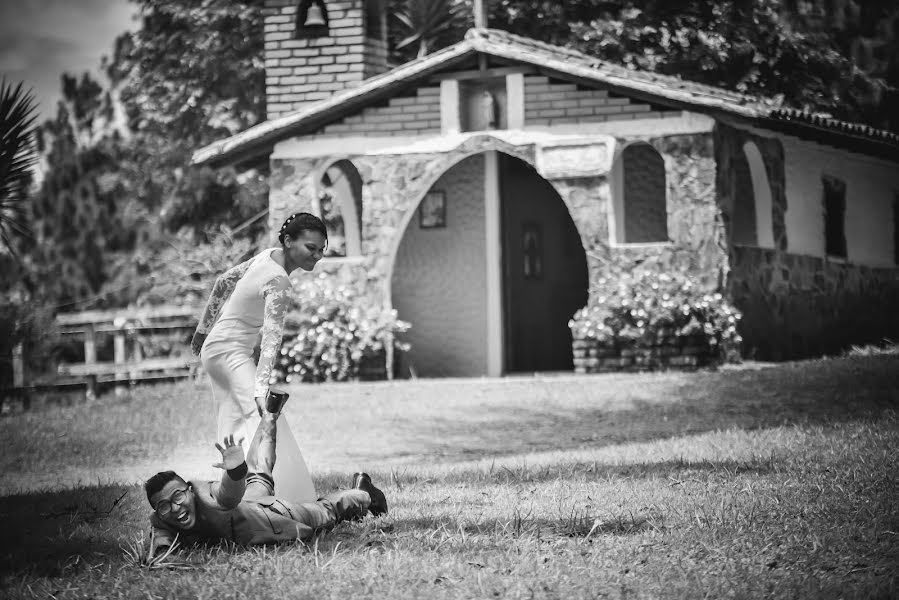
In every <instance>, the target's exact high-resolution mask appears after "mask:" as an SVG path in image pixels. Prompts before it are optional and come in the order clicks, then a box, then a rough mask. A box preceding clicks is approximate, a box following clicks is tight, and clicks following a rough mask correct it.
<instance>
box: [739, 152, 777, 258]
mask: <svg viewBox="0 0 899 600" xmlns="http://www.w3.org/2000/svg"><path fill="white" fill-rule="evenodd" d="M743 154H745V155H746V162H747V164H748V165H749V174H750V177H751V178H752V191H753V206H754V207H755V214H754V215H753V216H754V217H755V243H756V244H757V245H758V246H760V247H762V248H773V247H774V223H773V221H774V216H773V214H772V212H771V211H772V208H771V204H772V202H771V184H770V183H769V182H768V172H767V171H766V170H765V161H764V160H762V153H761V152H759V149H758V146H756V145H755V144H754V143H753V142H746V143H745V144H743Z"/></svg>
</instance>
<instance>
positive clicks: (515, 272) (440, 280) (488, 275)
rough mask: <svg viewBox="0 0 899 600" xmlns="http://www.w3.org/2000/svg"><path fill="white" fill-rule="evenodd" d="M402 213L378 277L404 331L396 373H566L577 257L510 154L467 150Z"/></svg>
mask: <svg viewBox="0 0 899 600" xmlns="http://www.w3.org/2000/svg"><path fill="white" fill-rule="evenodd" d="M409 217H410V218H409V219H408V220H407V224H406V227H405V230H404V231H403V234H402V238H401V240H400V242H399V245H398V247H397V251H396V255H395V259H394V262H393V270H392V276H391V280H390V285H391V290H390V296H391V298H392V302H393V307H394V308H395V309H396V310H397V312H398V313H399V317H400V318H401V319H403V320H407V321H409V322H410V323H412V328H411V329H410V331H409V332H408V333H407V334H405V336H404V337H405V339H407V341H409V342H410V343H411V346H412V349H411V350H410V352H409V353H408V354H406V355H404V356H403V357H401V359H400V360H401V371H402V372H404V373H407V374H413V373H414V374H415V375H417V376H422V377H448V376H455V377H468V376H482V375H487V374H499V373H514V372H535V371H559V370H571V369H572V366H573V365H572V363H573V361H572V352H571V334H570V331H569V329H568V320H569V319H570V318H571V316H572V315H573V314H574V312H575V311H576V310H577V309H578V308H580V307H581V306H583V305H584V304H585V303H586V301H587V261H586V255H585V253H584V249H583V246H582V244H581V241H580V236H579V234H578V232H577V229H576V227H575V225H574V222H573V221H572V219H571V216H570V215H569V213H568V210H567V208H566V206H565V203H564V202H563V201H562V199H561V197H560V196H559V194H558V192H556V190H555V189H554V188H553V187H552V185H551V184H550V183H549V182H548V181H546V180H545V179H543V178H542V177H541V176H540V175H539V174H538V173H537V172H536V171H535V170H534V169H533V168H532V167H531V166H530V165H529V164H527V163H526V162H524V161H522V160H520V159H518V158H514V157H512V156H509V155H506V154H502V153H497V152H484V153H480V154H475V155H472V156H469V157H467V158H464V159H462V160H460V161H459V162H458V163H456V164H455V165H453V166H452V167H450V168H449V169H447V170H446V171H445V172H444V173H443V174H442V175H441V176H440V177H439V178H438V179H437V180H436V181H435V182H434V183H433V184H432V185H431V187H430V189H429V190H428V191H427V192H426V193H425V194H424V195H423V197H422V199H421V202H420V203H419V205H418V207H416V209H415V214H413V215H409Z"/></svg>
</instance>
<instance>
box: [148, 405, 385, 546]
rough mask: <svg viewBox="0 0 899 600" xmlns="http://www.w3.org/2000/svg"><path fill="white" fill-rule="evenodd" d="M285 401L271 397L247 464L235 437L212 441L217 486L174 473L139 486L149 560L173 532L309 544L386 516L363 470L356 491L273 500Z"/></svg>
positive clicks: (254, 541) (380, 497) (169, 541)
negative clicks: (147, 509)
mask: <svg viewBox="0 0 899 600" xmlns="http://www.w3.org/2000/svg"><path fill="white" fill-rule="evenodd" d="M286 400H287V395H286V394H284V395H283V397H282V398H280V399H278V398H276V396H275V395H272V396H270V397H269V400H268V403H267V407H266V408H267V411H265V412H263V411H260V412H263V414H262V421H261V423H260V424H259V427H258V429H257V430H256V434H255V435H254V437H253V441H252V442H251V443H250V447H249V448H248V449H247V456H246V459H245V458H244V453H243V448H242V447H241V444H240V441H238V442H237V443H235V441H234V436H233V435H232V436H230V437H229V438H226V439H225V440H224V441H223V443H222V444H218V443H216V445H215V447H216V448H217V449H218V451H219V452H221V454H222V461H221V462H220V463H217V464H215V465H213V466H214V467H217V468H220V469H224V471H225V472H224V473H223V474H222V479H221V481H220V482H216V481H209V482H205V481H204V482H195V481H191V482H187V481H184V479H182V478H181V477H180V476H179V475H178V474H177V473H175V472H174V471H163V472H161V473H157V474H156V475H154V476H153V477H151V478H150V479H148V480H147V482H146V483H145V484H144V489H145V491H146V492H147V499H148V500H149V501H150V506H151V507H153V513H152V514H151V515H150V524H151V525H152V528H153V537H152V538H151V539H152V540H153V544H152V548H151V549H150V556H151V557H152V556H156V554H157V553H158V552H159V551H162V550H165V549H167V548H169V547H170V546H171V545H172V544H173V543H174V540H175V537H176V536H177V535H178V534H181V535H185V534H186V535H187V536H190V537H193V538H196V539H204V540H213V541H215V540H228V541H232V542H235V543H238V544H242V545H250V544H270V543H278V542H285V541H294V540H298V539H299V540H304V539H308V538H310V537H312V534H313V533H314V532H315V531H316V530H317V529H324V528H330V527H333V526H334V525H336V524H337V523H339V522H341V521H345V520H357V519H361V518H362V517H363V516H365V514H366V511H368V512H371V513H372V514H373V515H374V516H378V515H381V514H383V513H386V512H387V499H386V498H385V497H384V493H383V492H381V490H379V489H378V488H376V487H375V486H374V485H372V482H371V478H370V477H369V476H368V475H367V474H366V473H356V474H355V475H353V489H349V490H341V491H338V492H335V493H333V494H329V495H327V496H325V497H324V498H320V499H319V500H318V501H317V502H310V503H306V504H298V503H295V502H291V501H289V500H284V499H280V498H278V497H277V496H275V495H274V493H275V481H274V479H273V478H272V469H273V468H274V466H275V438H276V436H277V426H276V421H277V420H278V415H279V414H280V412H281V409H282V408H283V406H284V402H285V401H286ZM241 441H242V440H241Z"/></svg>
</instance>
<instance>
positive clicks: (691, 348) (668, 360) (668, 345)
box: [572, 336, 720, 373]
mask: <svg viewBox="0 0 899 600" xmlns="http://www.w3.org/2000/svg"><path fill="white" fill-rule="evenodd" d="M572 349H573V351H574V371H575V373H612V372H637V371H665V370H669V369H674V370H693V369H697V368H699V367H705V366H709V365H713V364H717V363H719V362H720V359H719V356H718V352H717V351H716V350H714V349H713V348H712V347H711V346H709V344H708V341H707V340H706V338H705V337H704V336H680V337H669V338H666V339H664V340H660V341H659V343H657V344H654V345H652V346H637V345H634V344H622V343H620V342H599V341H597V340H592V339H577V340H574V342H573V343H572Z"/></svg>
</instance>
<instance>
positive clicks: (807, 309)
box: [715, 125, 899, 360]
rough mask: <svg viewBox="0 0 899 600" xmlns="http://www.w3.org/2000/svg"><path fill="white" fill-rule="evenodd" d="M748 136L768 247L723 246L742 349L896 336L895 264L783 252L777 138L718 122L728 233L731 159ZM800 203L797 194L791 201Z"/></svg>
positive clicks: (770, 356)
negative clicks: (765, 199)
mask: <svg viewBox="0 0 899 600" xmlns="http://www.w3.org/2000/svg"><path fill="white" fill-rule="evenodd" d="M747 141H751V142H753V143H755V144H756V146H757V147H758V149H759V150H760V152H761V154H762V158H763V161H764V164H765V170H766V172H767V176H768V180H769V183H770V186H771V199H772V211H773V229H774V240H775V248H774V249H765V248H758V247H753V246H741V245H734V244H732V243H731V244H728V253H729V257H730V258H729V265H730V273H729V276H728V278H727V285H726V289H727V295H728V297H729V298H730V299H731V300H732V302H733V303H734V304H735V306H736V307H737V308H738V309H740V310H741V311H742V312H743V319H742V321H741V323H740V327H739V331H740V335H741V336H742V337H743V348H744V355H746V356H750V357H754V358H757V359H762V360H788V359H798V358H806V357H810V356H820V355H822V354H833V353H837V352H840V351H842V350H844V349H846V348H848V347H849V346H850V345H852V344H865V343H879V342H881V341H882V340H883V338H889V339H894V340H895V339H899V312H897V311H896V306H899V270H897V269H895V268H889V267H884V268H877V267H869V266H860V265H853V264H849V263H847V262H845V261H834V260H830V259H827V258H825V257H818V256H807V255H800V254H792V253H790V252H788V248H789V247H790V246H789V241H790V240H789V239H788V237H789V236H788V231H787V227H786V222H785V213H786V210H787V206H788V202H789V199H788V198H787V195H786V190H787V186H786V182H785V171H784V151H783V147H782V144H781V143H780V141H779V140H777V139H774V138H762V137H759V136H756V135H753V134H751V133H749V132H746V131H742V130H738V129H734V128H731V127H727V126H724V125H719V126H718V127H717V128H716V130H715V148H716V150H715V153H716V157H717V159H718V165H719V169H718V177H717V184H716V185H717V187H718V194H719V198H720V200H721V203H722V205H723V206H724V207H725V208H724V212H723V216H724V218H725V219H724V221H725V228H726V230H727V231H728V239H730V215H731V214H732V213H731V210H733V209H732V208H731V207H733V203H734V197H735V194H736V190H735V179H736V176H735V173H736V170H735V169H733V168H732V167H733V165H734V163H735V162H738V161H739V160H741V158H742V153H743V150H742V147H743V144H744V143H745V142H747ZM797 201H799V199H797Z"/></svg>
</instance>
